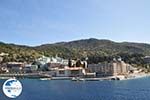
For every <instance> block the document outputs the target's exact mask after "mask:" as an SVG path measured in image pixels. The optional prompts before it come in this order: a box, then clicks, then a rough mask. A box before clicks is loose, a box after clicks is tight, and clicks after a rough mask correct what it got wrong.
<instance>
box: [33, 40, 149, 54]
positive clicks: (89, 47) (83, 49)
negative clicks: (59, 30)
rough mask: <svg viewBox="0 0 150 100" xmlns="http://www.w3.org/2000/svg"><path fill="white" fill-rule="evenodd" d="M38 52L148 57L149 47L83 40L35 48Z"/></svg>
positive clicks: (127, 43) (108, 41) (141, 44)
mask: <svg viewBox="0 0 150 100" xmlns="http://www.w3.org/2000/svg"><path fill="white" fill-rule="evenodd" d="M35 48H36V49H37V50H40V51H45V50H46V51H49V52H51V51H54V52H56V53H58V54H59V53H68V54H69V55H70V54H71V53H72V54H76V55H78V56H90V55H95V56H109V55H116V54H119V53H128V54H134V53H138V54H143V55H150V45H149V44H145V43H131V42H122V43H118V42H114V41H110V40H99V39H94V38H90V39H83V40H76V41H71V42H60V43H55V44H44V45H41V46H37V47H35Z"/></svg>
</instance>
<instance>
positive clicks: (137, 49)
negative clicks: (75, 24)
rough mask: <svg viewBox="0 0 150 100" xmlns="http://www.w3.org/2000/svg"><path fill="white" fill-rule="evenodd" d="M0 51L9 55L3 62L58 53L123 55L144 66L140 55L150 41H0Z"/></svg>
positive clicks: (102, 57)
mask: <svg viewBox="0 0 150 100" xmlns="http://www.w3.org/2000/svg"><path fill="white" fill-rule="evenodd" d="M0 52H5V53H9V56H6V57H4V60H3V62H7V61H27V62H32V61H33V60H34V59H36V58H38V57H40V56H41V55H45V56H55V55H58V56H60V57H63V58H66V59H69V58H71V59H85V58H86V57H88V58H89V59H88V63H99V62H105V61H108V62H109V61H111V60H112V59H113V58H114V57H122V59H123V60H124V61H125V62H127V63H130V64H136V65H140V64H141V65H140V66H143V65H144V61H143V57H144V56H146V55H150V45H149V44H144V43H128V42H123V43H116V42H113V41H110V40H98V39H93V38H91V39H85V40H78V41H72V42H60V43H55V44H44V45H41V46H35V47H29V46H20V45H14V44H5V43H0ZM144 66H146V65H144Z"/></svg>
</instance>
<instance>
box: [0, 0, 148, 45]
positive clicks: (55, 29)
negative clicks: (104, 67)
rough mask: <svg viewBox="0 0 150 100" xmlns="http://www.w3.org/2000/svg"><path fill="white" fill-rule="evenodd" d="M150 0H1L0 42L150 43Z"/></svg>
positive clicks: (33, 43)
mask: <svg viewBox="0 0 150 100" xmlns="http://www.w3.org/2000/svg"><path fill="white" fill-rule="evenodd" d="M149 5H150V0H0V41H2V42H6V43H15V44H23V45H30V46H35V45H40V44H45V43H55V42H62V41H72V40H78V39H88V38H97V39H109V40H113V41H117V42H123V41H128V42H143V43H150V6H149Z"/></svg>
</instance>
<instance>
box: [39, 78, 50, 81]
mask: <svg viewBox="0 0 150 100" xmlns="http://www.w3.org/2000/svg"><path fill="white" fill-rule="evenodd" d="M40 80H43V81H45V80H52V78H40Z"/></svg>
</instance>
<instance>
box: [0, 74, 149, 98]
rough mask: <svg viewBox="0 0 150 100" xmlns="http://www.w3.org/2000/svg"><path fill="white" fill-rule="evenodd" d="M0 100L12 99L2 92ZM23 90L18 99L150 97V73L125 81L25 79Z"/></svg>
mask: <svg viewBox="0 0 150 100" xmlns="http://www.w3.org/2000/svg"><path fill="white" fill-rule="evenodd" d="M4 81H5V80H0V87H1V89H0V100H12V99H9V98H8V97H6V96H5V95H4V94H3V92H2V85H3V83H4ZM20 81H21V83H22V85H23V92H22V94H21V95H20V96H19V97H17V98H16V99H14V100H150V77H145V78H140V79H133V80H124V81H80V82H75V81H70V80H47V81H42V80H38V79H22V80H20Z"/></svg>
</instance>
